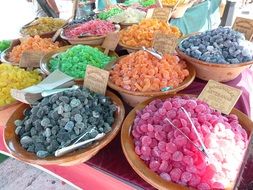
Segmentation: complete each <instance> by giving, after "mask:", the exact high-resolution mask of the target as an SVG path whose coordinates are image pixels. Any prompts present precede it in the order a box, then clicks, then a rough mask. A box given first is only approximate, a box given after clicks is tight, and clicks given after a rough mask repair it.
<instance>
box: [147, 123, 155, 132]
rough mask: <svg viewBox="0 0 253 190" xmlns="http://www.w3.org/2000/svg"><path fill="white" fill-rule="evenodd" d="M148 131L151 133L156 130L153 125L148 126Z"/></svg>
mask: <svg viewBox="0 0 253 190" xmlns="http://www.w3.org/2000/svg"><path fill="white" fill-rule="evenodd" d="M147 127H148V131H149V132H152V131H153V130H154V127H153V125H151V124H148V126H147Z"/></svg>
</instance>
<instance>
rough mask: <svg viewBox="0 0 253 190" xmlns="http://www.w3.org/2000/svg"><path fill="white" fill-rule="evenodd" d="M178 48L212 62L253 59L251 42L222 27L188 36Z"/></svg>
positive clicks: (241, 61) (230, 62) (221, 62)
mask: <svg viewBox="0 0 253 190" xmlns="http://www.w3.org/2000/svg"><path fill="white" fill-rule="evenodd" d="M179 49H180V50H181V51H183V52H184V53H186V54H187V55H189V56H191V57H194V58H196V59H199V60H202V61H206V62H212V63H219V64H238V63H243V62H247V61H252V60H253V44H252V43H251V42H249V41H246V40H245V37H244V36H243V34H241V33H239V32H236V31H234V30H232V29H230V28H224V27H219V28H217V29H214V30H211V31H206V32H203V33H201V34H198V35H194V36H190V37H188V38H187V39H185V40H183V41H182V42H181V44H180V45H179Z"/></svg>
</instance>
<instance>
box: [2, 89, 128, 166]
mask: <svg viewBox="0 0 253 190" xmlns="http://www.w3.org/2000/svg"><path fill="white" fill-rule="evenodd" d="M106 96H109V97H110V98H111V100H112V102H113V103H114V104H115V105H116V106H117V111H116V113H115V114H114V117H115V121H114V123H113V125H112V131H111V132H109V133H108V134H106V136H105V137H103V138H102V139H101V140H99V141H97V142H96V143H94V144H92V145H90V146H88V147H87V148H83V149H79V150H76V151H74V152H72V153H69V154H66V155H64V156H62V157H54V156H49V157H46V158H44V159H40V158H38V157H37V156H36V155H35V154H34V153H31V152H27V151H26V150H25V149H24V148H23V147H22V146H21V144H20V141H19V140H20V139H19V137H18V136H17V135H16V134H15V125H14V121H15V120H17V119H23V118H24V116H23V110H24V109H26V108H27V107H29V105H26V104H22V105H20V106H19V107H18V108H17V110H16V111H15V112H14V113H13V114H12V115H11V116H10V118H9V120H8V121H7V126H6V128H5V130H4V143H5V146H6V148H7V149H8V150H9V152H10V153H11V154H12V155H13V156H14V157H15V158H17V159H19V160H22V161H25V162H29V163H32V164H39V165H52V164H57V165H62V166H70V165H76V164H81V163H83V162H85V161H87V160H89V159H90V158H91V157H92V156H94V155H95V154H96V153H97V152H98V151H99V150H101V149H102V148H103V147H105V146H106V145H107V144H108V143H110V142H111V141H112V140H113V138H114V137H115V136H116V135H117V134H118V132H119V131H120V128H121V124H122V121H123V119H124V116H125V109H124V106H123V103H122V101H121V100H120V99H119V98H118V97H117V96H116V95H115V94H113V93H112V92H110V91H107V92H106Z"/></svg>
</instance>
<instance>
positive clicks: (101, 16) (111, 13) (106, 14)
mask: <svg viewBox="0 0 253 190" xmlns="http://www.w3.org/2000/svg"><path fill="white" fill-rule="evenodd" d="M121 12H123V10H122V9H120V8H117V7H115V8H112V9H110V10H108V11H105V12H101V13H99V14H98V18H99V19H101V20H107V19H108V18H110V17H112V16H114V15H117V14H119V13H121Z"/></svg>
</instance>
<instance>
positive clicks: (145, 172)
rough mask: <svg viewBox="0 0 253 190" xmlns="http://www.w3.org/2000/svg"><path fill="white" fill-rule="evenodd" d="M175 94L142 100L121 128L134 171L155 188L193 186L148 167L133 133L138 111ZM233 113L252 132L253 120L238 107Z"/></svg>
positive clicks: (173, 189) (175, 189) (176, 189)
mask: <svg viewBox="0 0 253 190" xmlns="http://www.w3.org/2000/svg"><path fill="white" fill-rule="evenodd" d="M179 95H180V94H179ZM172 96H173V95H166V96H160V97H156V98H150V99H148V100H146V101H145V102H142V103H140V104H138V105H137V106H136V107H135V108H134V109H133V110H132V111H131V112H130V113H129V114H128V115H127V117H126V119H125V120H124V123H123V125H122V129H121V146H122V149H123V152H124V154H125V156H126V158H127V160H128V162H129V164H130V165H131V167H132V168H133V169H134V171H135V172H136V173H137V174H138V175H139V176H140V177H142V178H143V179H144V180H145V181H146V182H148V183H149V184H150V185H152V186H154V187H155V188H157V189H159V190H165V189H166V190H167V189H169V190H189V189H192V188H188V187H185V186H181V185H179V184H176V183H173V182H168V181H166V180H164V179H162V178H161V177H160V176H159V175H158V174H156V173H155V172H153V171H152V170H150V169H149V168H148V166H147V165H146V164H145V163H144V161H143V160H141V159H140V158H139V156H138V155H137V154H136V153H135V150H134V147H135V146H134V141H133V137H132V134H131V131H132V126H133V122H134V119H135V117H136V112H137V111H139V110H142V109H143V108H144V107H146V106H147V105H148V104H149V103H150V102H151V101H153V100H154V99H157V98H159V99H166V98H168V97H172ZM231 113H232V114H235V115H237V116H238V118H239V122H240V124H241V125H242V127H243V128H244V129H245V130H246V131H247V132H248V134H250V133H252V130H253V122H252V121H251V120H250V119H249V118H248V117H247V116H246V115H245V114H243V113H242V112H240V111H239V110H237V109H235V108H234V109H233V110H232V112H231ZM233 186H234V184H231V186H230V187H227V188H226V190H232V189H233Z"/></svg>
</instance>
